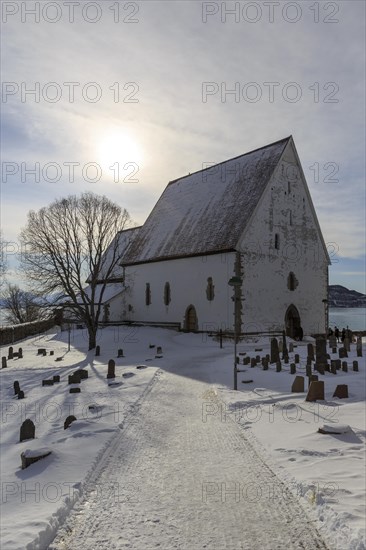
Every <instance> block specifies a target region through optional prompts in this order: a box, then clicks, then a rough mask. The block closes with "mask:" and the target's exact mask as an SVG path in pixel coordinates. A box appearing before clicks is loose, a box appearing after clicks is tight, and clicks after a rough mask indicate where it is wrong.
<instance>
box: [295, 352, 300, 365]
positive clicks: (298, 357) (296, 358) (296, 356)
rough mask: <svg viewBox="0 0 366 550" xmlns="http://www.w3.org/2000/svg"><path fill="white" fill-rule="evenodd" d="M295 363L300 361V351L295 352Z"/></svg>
mask: <svg viewBox="0 0 366 550" xmlns="http://www.w3.org/2000/svg"><path fill="white" fill-rule="evenodd" d="M295 363H296V364H299V363H300V355H299V354H298V353H295Z"/></svg>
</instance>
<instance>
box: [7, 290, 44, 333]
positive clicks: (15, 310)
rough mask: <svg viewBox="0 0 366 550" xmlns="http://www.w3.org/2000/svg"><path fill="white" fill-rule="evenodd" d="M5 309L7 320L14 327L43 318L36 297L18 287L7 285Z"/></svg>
mask: <svg viewBox="0 0 366 550" xmlns="http://www.w3.org/2000/svg"><path fill="white" fill-rule="evenodd" d="M3 307H4V308H5V310H6V314H5V316H6V320H7V321H8V322H9V323H11V324H13V325H17V324H19V323H29V322H31V321H36V320H37V319H39V318H40V317H41V306H40V304H39V303H38V302H37V299H36V298H35V296H33V295H32V294H31V293H30V292H26V291H25V290H22V289H21V288H19V286H18V285H12V284H8V285H7V287H6V289H5V291H4V294H3Z"/></svg>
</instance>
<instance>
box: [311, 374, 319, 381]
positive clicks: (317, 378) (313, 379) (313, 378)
mask: <svg viewBox="0 0 366 550" xmlns="http://www.w3.org/2000/svg"><path fill="white" fill-rule="evenodd" d="M318 380H319V377H318V375H317V374H312V375H311V376H310V380H309V382H317V381H318Z"/></svg>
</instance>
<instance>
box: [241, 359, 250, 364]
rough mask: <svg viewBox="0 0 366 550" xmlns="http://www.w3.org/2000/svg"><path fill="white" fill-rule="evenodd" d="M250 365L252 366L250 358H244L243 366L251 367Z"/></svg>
mask: <svg viewBox="0 0 366 550" xmlns="http://www.w3.org/2000/svg"><path fill="white" fill-rule="evenodd" d="M249 364H250V357H244V359H243V365H249Z"/></svg>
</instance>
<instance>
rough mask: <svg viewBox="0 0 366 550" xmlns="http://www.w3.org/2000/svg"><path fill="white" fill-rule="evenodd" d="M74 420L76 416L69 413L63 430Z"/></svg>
mask: <svg viewBox="0 0 366 550" xmlns="http://www.w3.org/2000/svg"><path fill="white" fill-rule="evenodd" d="M75 420H76V416H74V415H72V414H70V416H68V417H67V418H66V420H65V422H64V430H67V428H68V427H69V426H70V424H72V423H73V422H74V421H75Z"/></svg>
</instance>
